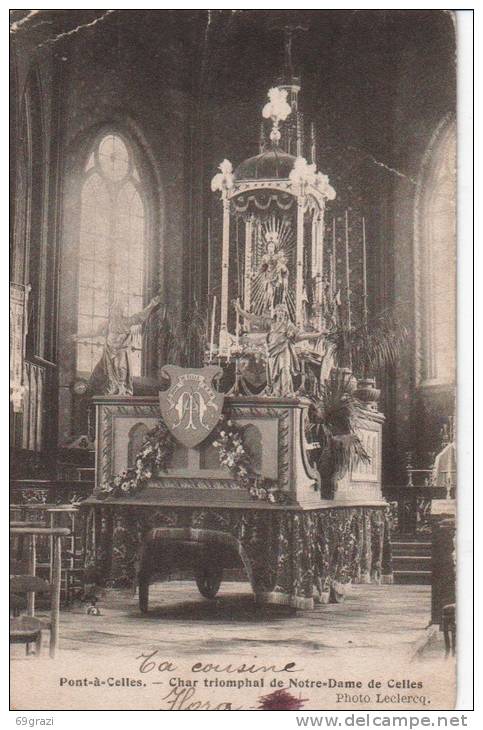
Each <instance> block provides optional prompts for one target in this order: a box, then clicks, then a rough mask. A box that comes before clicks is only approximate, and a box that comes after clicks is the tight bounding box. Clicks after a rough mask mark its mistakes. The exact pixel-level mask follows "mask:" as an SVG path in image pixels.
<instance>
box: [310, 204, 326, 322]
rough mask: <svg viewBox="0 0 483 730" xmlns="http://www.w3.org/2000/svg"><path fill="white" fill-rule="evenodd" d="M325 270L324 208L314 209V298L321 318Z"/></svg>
mask: <svg viewBox="0 0 483 730" xmlns="http://www.w3.org/2000/svg"><path fill="white" fill-rule="evenodd" d="M323 272H324V209H323V208H321V209H318V210H315V211H314V217H313V222H312V279H313V282H314V300H315V304H316V305H317V307H318V315H320V316H319V319H320V320H321V318H322V312H321V311H320V306H319V305H320V304H321V303H322V277H323Z"/></svg>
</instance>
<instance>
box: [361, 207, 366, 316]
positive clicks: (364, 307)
mask: <svg viewBox="0 0 483 730" xmlns="http://www.w3.org/2000/svg"><path fill="white" fill-rule="evenodd" d="M362 312H363V318H364V326H365V327H367V252H366V219H365V218H364V217H362Z"/></svg>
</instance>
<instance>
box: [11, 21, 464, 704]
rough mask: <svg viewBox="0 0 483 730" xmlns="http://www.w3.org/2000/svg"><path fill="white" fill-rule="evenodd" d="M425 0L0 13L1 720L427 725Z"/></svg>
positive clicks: (453, 479) (446, 585) (438, 32)
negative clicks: (3, 217)
mask: <svg viewBox="0 0 483 730" xmlns="http://www.w3.org/2000/svg"><path fill="white" fill-rule="evenodd" d="M458 22H459V21H458V13H457V12H453V11H451V12H450V11H446V10H423V9H421V10H396V9H393V10H375V9H374V10H360V11H357V12H355V11H353V10H196V9H193V10H115V9H111V10H79V9H78V10H48V9H46V10H13V11H11V15H10V42H11V55H10V64H11V65H10V79H11V101H10V120H11V123H10V124H11V157H10V185H11V203H10V210H11V238H10V241H11V248H10V376H11V383H10V410H11V421H10V437H11V449H12V454H13V457H12V468H11V475H10V476H11V479H10V649H11V708H12V709H14V710H21V711H28V710H62V709H74V710H96V709H103V710H168V711H170V710H174V711H185V710H191V711H193V710H195V711H196V710H245V711H249V710H251V711H258V710H260V711H267V710H279V711H280V710H285V711H298V710H300V711H306V710H325V711H336V710H352V711H361V710H363V711H365V710H367V711H370V710H379V711H387V710H398V711H408V710H409V711H411V712H429V711H431V710H451V709H454V708H455V698H456V658H457V655H458V651H457V624H458V609H457V605H456V593H455V584H456V567H455V566H456V537H455V519H456V509H455V504H456V499H457V497H456V493H457V454H456V445H455V444H456V422H455V413H456V411H455V403H456V382H457V379H456V249H457V241H456V165H457V159H456V132H457V125H456V52H457V41H456V39H457V28H458Z"/></svg>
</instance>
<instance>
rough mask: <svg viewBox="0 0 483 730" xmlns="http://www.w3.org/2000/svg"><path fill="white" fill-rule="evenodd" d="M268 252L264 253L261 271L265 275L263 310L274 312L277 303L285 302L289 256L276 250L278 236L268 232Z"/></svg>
mask: <svg viewBox="0 0 483 730" xmlns="http://www.w3.org/2000/svg"><path fill="white" fill-rule="evenodd" d="M265 240H266V242H267V253H266V254H264V255H263V257H262V261H261V264H260V273H261V275H262V277H263V298H262V307H263V311H267V312H270V313H272V312H273V308H274V306H275V305H276V304H285V302H286V299H287V292H288V267H287V257H286V256H285V254H284V253H283V251H276V244H277V241H278V236H277V234H276V233H267V235H266V239H265Z"/></svg>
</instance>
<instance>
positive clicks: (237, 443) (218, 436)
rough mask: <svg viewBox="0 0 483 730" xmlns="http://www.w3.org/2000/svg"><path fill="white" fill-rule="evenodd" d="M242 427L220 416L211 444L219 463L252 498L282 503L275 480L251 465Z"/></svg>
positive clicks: (282, 494) (283, 499) (280, 491)
mask: <svg viewBox="0 0 483 730" xmlns="http://www.w3.org/2000/svg"><path fill="white" fill-rule="evenodd" d="M243 432H244V429H243V428H242V427H239V426H237V425H236V424H235V423H234V422H233V421H232V420H230V419H226V418H224V417H222V418H221V420H220V421H219V423H218V425H217V426H216V428H215V431H214V434H213V441H212V443H213V446H214V447H215V449H216V450H217V451H218V458H219V459H220V464H221V465H222V466H226V467H227V468H228V469H229V470H230V472H231V473H232V475H233V476H234V477H235V479H237V480H239V481H240V482H242V484H244V485H245V486H246V487H247V489H248V491H249V494H250V496H251V497H252V498H253V499H259V500H262V501H264V502H271V503H272V504H275V503H282V502H284V501H285V493H284V492H282V490H280V489H279V488H278V486H277V484H276V482H275V483H274V482H272V481H271V480H269V479H264V478H263V477H260V475H259V474H257V473H256V472H255V471H254V469H253V467H252V459H251V457H250V454H249V453H248V451H247V450H246V447H245V443H244V438H243V436H244V433H243Z"/></svg>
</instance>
